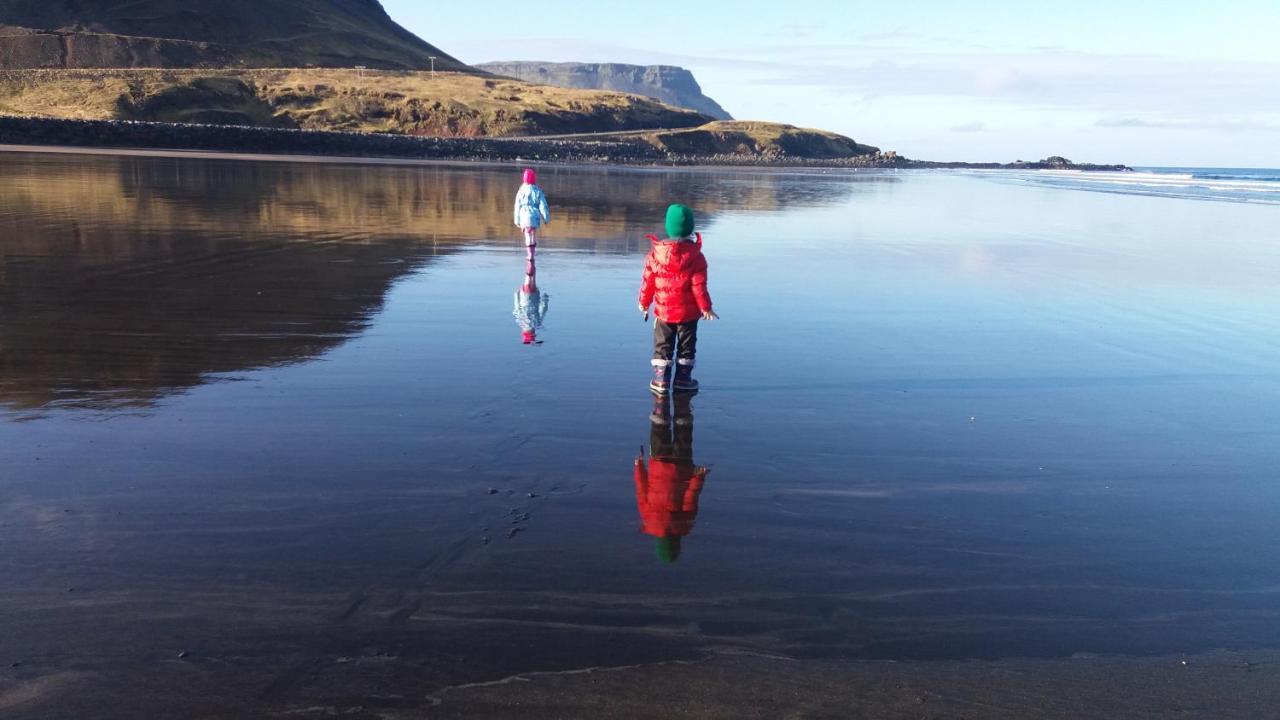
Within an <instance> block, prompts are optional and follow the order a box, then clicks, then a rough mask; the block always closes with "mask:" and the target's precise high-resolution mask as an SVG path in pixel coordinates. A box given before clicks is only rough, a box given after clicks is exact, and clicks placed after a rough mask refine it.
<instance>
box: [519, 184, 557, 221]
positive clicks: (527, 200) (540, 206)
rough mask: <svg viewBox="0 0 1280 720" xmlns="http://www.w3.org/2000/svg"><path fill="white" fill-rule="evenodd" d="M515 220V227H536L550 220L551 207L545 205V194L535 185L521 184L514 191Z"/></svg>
mask: <svg viewBox="0 0 1280 720" xmlns="http://www.w3.org/2000/svg"><path fill="white" fill-rule="evenodd" d="M515 222H516V226H517V227H522V228H537V227H542V226H543V225H546V224H547V223H549V222H551V209H550V208H549V207H547V194H546V193H544V192H542V188H540V187H538V186H537V185H521V186H520V190H519V192H517V193H516V208H515Z"/></svg>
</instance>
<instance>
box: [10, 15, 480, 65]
mask: <svg viewBox="0 0 1280 720" xmlns="http://www.w3.org/2000/svg"><path fill="white" fill-rule="evenodd" d="M433 56H434V57H435V58H436V59H435V67H436V69H439V70H461V71H469V68H467V66H466V65H463V64H462V63H460V62H458V61H457V60H456V59H454V58H453V57H450V56H449V55H448V54H446V53H444V52H442V51H441V50H439V49H438V48H436V47H435V46H433V45H430V44H428V43H427V42H425V41H423V40H421V39H420V38H418V37H417V36H416V35H414V34H413V33H411V32H409V31H408V30H405V29H404V28H402V27H400V26H399V25H397V24H396V23H395V22H394V21H393V20H392V19H391V17H390V16H389V15H387V12H386V10H384V9H383V7H382V5H381V4H380V3H379V2H378V0H181V2H174V0H0V69H6V70H15V69H33V68H129V67H170V68H210V67H217V68H225V67H355V66H358V65H364V66H367V67H371V68H384V69H399V70H410V69H418V70H421V69H428V68H430V67H431V64H432V60H431V58H432V57H433Z"/></svg>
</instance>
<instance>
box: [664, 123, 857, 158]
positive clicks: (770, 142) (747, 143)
mask: <svg viewBox="0 0 1280 720" xmlns="http://www.w3.org/2000/svg"><path fill="white" fill-rule="evenodd" d="M643 137H644V139H645V140H647V141H648V142H650V143H651V144H653V145H655V146H656V147H658V148H659V149H660V150H663V151H665V152H668V153H672V154H675V155H736V156H743V157H761V158H765V159H771V158H778V159H780V158H785V157H791V158H811V159H822V160H828V159H837V158H850V157H855V156H859V155H871V154H874V153H876V152H878V151H879V148H876V147H872V146H870V145H859V144H858V143H856V142H854V141H853V140H852V139H850V138H847V137H845V136H843V135H837V134H835V133H831V132H826V131H825V130H812V129H807V128H798V127H795V126H793V125H782V124H778V123H765V122H748V121H740V120H729V121H718V122H712V123H708V124H707V125H703V126H701V127H697V128H692V129H688V130H677V131H672V132H660V133H650V134H645V135H644V136H643Z"/></svg>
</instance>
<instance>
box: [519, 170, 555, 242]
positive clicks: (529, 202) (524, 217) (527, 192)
mask: <svg viewBox="0 0 1280 720" xmlns="http://www.w3.org/2000/svg"><path fill="white" fill-rule="evenodd" d="M515 222H516V227H518V228H520V229H521V230H523V231H524V246H525V252H526V253H527V257H528V258H529V259H530V260H532V259H533V254H534V253H535V252H536V251H537V249H538V228H540V227H542V226H543V225H546V224H547V223H549V222H551V209H550V208H548V207H547V194H546V193H544V192H542V188H540V187H538V176H537V174H536V173H534V172H533V169H532V168H525V171H524V184H522V185H521V186H520V190H518V191H517V192H516V206H515Z"/></svg>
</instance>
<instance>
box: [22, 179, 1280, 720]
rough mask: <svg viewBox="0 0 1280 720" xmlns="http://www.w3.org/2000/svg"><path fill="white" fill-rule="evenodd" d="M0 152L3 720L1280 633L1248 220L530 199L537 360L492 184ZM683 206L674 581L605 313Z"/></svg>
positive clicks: (645, 427) (991, 188) (643, 436)
mask: <svg viewBox="0 0 1280 720" xmlns="http://www.w3.org/2000/svg"><path fill="white" fill-rule="evenodd" d="M0 163H2V164H3V170H4V172H3V173H0V576H3V577H4V578H5V581H4V583H3V584H2V585H0V638H2V639H0V710H5V709H9V710H11V711H13V712H16V713H17V714H18V716H27V717H59V716H61V717H68V716H73V715H74V716H77V717H134V716H139V715H152V716H160V715H165V714H166V713H168V714H172V715H174V716H185V717H204V716H208V717H222V716H227V717H234V716H243V715H245V714H254V713H263V714H265V713H267V712H268V711H269V712H281V713H284V712H293V713H294V714H293V715H291V716H292V717H311V716H313V715H314V716H315V717H323V716H327V714H331V713H333V712H346V713H349V715H350V716H352V717H366V716H368V717H376V716H382V717H402V716H403V717H416V716H418V715H417V714H415V713H417V712H419V711H420V710H421V709H423V708H436V710H438V711H439V712H441V713H445V715H442V716H449V717H454V716H458V715H459V714H465V712H464V711H465V709H466V707H467V706H466V705H463V706H459V705H458V704H457V703H456V702H455V703H453V704H451V702H450V698H451V697H460V696H461V695H463V694H465V693H463V692H462V691H460V690H459V688H462V689H464V690H466V692H475V691H474V687H480V688H489V687H492V688H494V689H493V693H494V695H493V697H497V696H498V694H499V693H510V692H512V688H511V687H510V686H509V683H508V684H505V685H494V686H486V685H480V686H473V684H475V683H491V682H495V681H501V680H504V679H506V680H509V679H511V678H517V677H518V678H521V679H523V680H524V681H525V682H527V683H529V684H528V686H527V687H528V688H529V691H528V694H527V697H534V696H536V695H538V694H539V693H540V692H541V693H543V694H545V693H546V691H545V689H539V688H540V687H541V686H538V680H537V678H539V677H552V676H551V675H538V673H560V672H564V671H579V670H584V669H587V668H632V667H638V668H641V670H639V672H657V670H655V668H662V667H666V665H663V663H673V662H675V663H684V662H694V661H700V660H705V659H706V658H708V657H711V656H715V657H720V658H724V657H730V658H733V657H740V656H742V655H744V654H745V655H749V656H751V657H763V658H792V659H794V660H795V661H796V662H823V663H833V662H844V661H850V660H859V661H878V660H894V661H900V662H903V661H924V660H928V661H934V662H947V661H961V660H968V659H983V660H987V661H1012V660H1018V661H1027V659H1043V660H1059V659H1066V658H1072V657H1075V658H1080V657H1093V656H1098V655H1115V656H1129V657H1137V658H1142V657H1169V656H1179V655H1184V654H1196V653H1211V652H1221V651H1226V652H1250V651H1259V652H1262V651H1271V650H1274V649H1275V648H1276V647H1277V646H1280V623H1278V622H1277V621H1278V620H1280V569H1278V568H1280V523H1277V522H1276V519H1277V516H1278V513H1280V485H1278V484H1277V483H1276V479H1277V470H1276V468H1277V466H1278V465H1280V462H1278V461H1280V443H1277V441H1276V437H1277V431H1280V371H1278V370H1277V368H1278V367H1280V291H1278V290H1277V289H1276V283H1275V278H1276V277H1277V274H1278V273H1280V246H1277V245H1276V244H1275V243H1274V242H1273V240H1274V236H1275V231H1274V228H1275V227H1276V226H1277V220H1280V209H1277V208H1275V207H1269V206H1253V205H1242V204H1233V203H1215V202H1195V201H1187V200H1175V199H1170V198H1163V197H1140V196H1133V195H1128V194H1108V193H1097V192H1078V191H1073V190H1070V189H1060V188H1055V187H1046V186H1038V185H1035V184H1010V183H1007V182H1002V181H999V180H998V179H992V178H989V177H985V176H981V175H954V174H946V173H856V174H855V173H829V174H828V173H783V172H737V171H670V172H668V171H654V170H618V169H611V170H605V169H591V168H576V167H554V168H550V167H549V168H543V169H542V170H541V184H542V185H543V187H544V188H545V189H546V191H547V193H548V195H549V196H550V199H551V202H552V212H553V222H552V224H551V226H550V227H549V228H548V229H547V231H546V233H545V235H544V237H543V239H542V244H541V246H540V251H539V256H538V257H539V261H538V267H537V270H538V273H537V281H538V284H539V286H540V289H541V292H542V293H544V294H545V295H546V296H547V297H548V298H549V300H548V307H547V313H546V317H545V322H544V324H543V327H542V328H541V329H540V330H539V331H538V339H539V341H540V343H539V344H534V345H525V344H523V343H522V342H521V328H520V327H519V326H518V325H517V323H516V320H515V318H513V316H512V305H513V295H514V294H515V292H516V290H517V288H518V287H519V286H520V285H521V284H522V283H523V282H524V279H525V278H524V263H523V253H522V250H521V249H520V248H519V247H517V245H518V240H517V235H516V232H515V230H514V228H512V227H511V221H510V219H511V214H510V205H509V203H510V199H511V196H512V194H513V193H514V190H515V186H514V182H515V178H516V177H518V175H517V173H516V172H515V170H514V169H510V168H490V167H481V166H404V167H388V166H363V165H324V164H287V163H268V162H262V163H258V162H243V161H226V160H217V159H195V158H183V159H166V158H136V157H80V156H52V155H49V156H45V155H23V154H3V155H0ZM675 201H680V202H684V203H686V204H688V205H690V206H692V207H693V208H694V209H695V210H696V211H697V212H698V214H699V219H700V220H699V221H700V229H701V230H702V231H703V232H704V233H705V238H706V241H705V251H706V254H707V256H708V259H709V262H710V266H711V270H710V287H711V292H712V296H713V297H714V299H715V302H716V309H717V310H718V311H719V313H720V314H721V316H722V317H723V320H722V321H720V322H717V323H712V324H704V326H703V327H702V329H701V333H700V335H701V338H700V354H699V365H698V372H697V375H698V376H699V377H700V379H701V381H702V384H703V391H702V392H701V393H700V394H699V395H698V396H697V397H695V398H693V400H692V401H691V403H690V407H688V408H680V410H681V413H680V414H681V418H680V420H681V422H680V424H679V428H678V430H679V432H681V433H688V434H689V435H691V436H692V440H691V443H692V453H691V457H688V458H685V460H686V464H694V465H697V466H705V467H706V468H708V473H707V475H706V478H705V482H704V483H703V484H702V487H701V490H700V494H699V493H698V492H691V491H690V489H689V487H688V485H687V484H684V483H677V484H676V487H675V488H674V489H672V492H675V493H679V494H680V495H681V498H682V502H683V503H684V504H685V505H686V506H688V505H689V500H690V499H694V500H695V502H693V503H692V505H693V507H694V508H696V513H695V514H690V513H694V510H693V509H691V508H690V507H685V508H684V511H685V512H686V515H684V516H682V517H683V520H682V522H685V523H686V524H685V525H684V526H683V528H684V530H683V531H688V534H687V536H684V537H683V538H682V539H681V540H680V541H679V554H678V557H677V558H675V560H674V562H667V561H665V560H664V559H663V558H660V557H659V553H658V552H656V551H655V544H656V543H655V539H654V538H653V537H650V536H648V535H646V534H644V533H643V532H642V522H641V517H640V514H639V512H638V510H637V484H636V480H635V472H634V470H635V460H636V457H637V454H638V452H641V451H643V452H645V453H646V455H647V454H648V453H649V452H650V449H651V447H652V446H653V445H655V444H657V445H658V447H659V449H661V448H662V447H663V443H662V442H661V438H658V437H657V435H659V432H658V431H655V430H654V428H653V427H652V425H651V422H650V414H651V411H652V410H653V400H652V398H651V396H650V395H649V393H648V391H647V388H646V383H647V376H648V374H649V372H648V357H649V352H650V333H649V328H648V326H646V325H645V324H643V322H642V318H641V317H640V316H639V314H638V313H637V312H636V309H635V290H636V285H637V280H638V277H639V273H640V267H641V263H642V257H643V255H642V254H643V252H644V251H645V250H646V241H644V239H643V234H644V233H645V232H655V231H658V230H659V229H660V219H661V217H662V212H663V209H664V208H665V206H666V204H667V203H669V202H675ZM673 427H674V426H673ZM662 432H671V431H670V430H663V431H662ZM681 439H682V440H683V441H684V442H686V443H688V442H689V441H690V440H689V438H688V437H683V438H681ZM655 440H658V442H656V443H655ZM646 463H648V461H647V460H646ZM646 467H648V465H646ZM695 496H696V497H695ZM688 522H692V529H691V530H690V529H689V527H688V525H687V523H688ZM667 545H668V547H667V551H666V553H665V554H666V555H667V556H668V557H667V558H666V559H670V555H671V554H672V553H671V549H670V545H671V543H670V542H668V543H667ZM11 665H12V667H11ZM823 667H831V666H829V665H824V666H823ZM922 667H923V666H922ZM928 667H938V666H936V665H929V666H928ZM619 672H622V671H619ZM725 672H726V673H728V674H727V675H725V674H721V675H718V676H716V680H715V681H714V682H719V683H728V686H729V687H732V685H733V680H732V679H733V677H735V676H734V675H733V674H732V672H729V671H728V670H726V671H725ZM743 672H744V674H743V675H741V676H740V677H742V678H744V679H745V678H748V677H750V675H749V674H745V673H746V671H743ZM824 672H825V671H824ZM555 677H559V678H563V677H572V676H555ZM691 677H692V675H691ZM726 678H728V679H726ZM810 678H811V679H813V682H814V683H816V686H814V687H809V688H808V689H807V690H808V691H809V692H817V693H818V694H819V695H820V694H821V692H822V690H823V687H822V683H823V682H829V683H832V685H831V687H832V688H833V691H834V683H836V681H835V680H834V679H831V678H830V677H828V676H826V675H824V674H823V673H820V672H815V673H813V674H812V675H810ZM601 682H602V683H604V682H605V681H601ZM704 682H708V683H710V682H712V681H711V680H705V681H704ZM1073 682H1076V681H1074V680H1073ZM1080 683H1081V684H1082V683H1083V681H1080ZM622 684H623V686H624V688H625V686H626V683H622ZM603 687H604V685H603V684H602V685H601V688H603ZM700 687H703V688H704V690H705V687H708V686H700ZM450 688H453V689H450ZM516 689H517V690H518V689H519V686H518V687H517V688H516ZM598 689H599V688H598ZM633 689H634V691H635V692H637V693H640V692H642V691H643V688H633ZM573 692H578V693H582V695H581V699H582V705H581V706H582V707H587V706H588V705H590V703H589V702H588V698H589V696H590V697H594V696H592V690H591V689H590V688H589V687H588V688H585V689H584V688H581V687H579V688H577V689H576V690H574V691H573ZM609 692H610V693H613V694H612V695H610V697H611V698H614V699H615V700H616V699H617V698H619V697H623V696H619V695H617V693H619V692H622V693H624V695H625V692H626V691H625V689H623V690H619V689H618V688H616V687H612V686H611V687H610V689H609ZM1023 692H1026V691H1025V690H1024V691H1023ZM704 696H705V697H709V698H710V699H707V700H705V702H706V703H707V706H708V707H715V706H723V705H724V703H726V702H728V701H727V700H725V699H724V697H722V696H718V695H715V694H714V693H710V692H704V693H702V694H701V695H699V697H704ZM665 697H666V699H665V700H663V701H654V702H652V703H646V704H644V705H643V707H644V708H645V709H647V710H651V711H653V712H654V713H657V714H660V715H663V716H665V717H672V716H684V715H680V714H679V713H680V712H687V711H688V706H681V705H680V701H676V700H673V699H671V698H672V696H670V695H667V696H665ZM623 699H625V697H624V698H623ZM473 701H474V698H473ZM752 702H753V703H754V702H758V701H757V700H753V701H752ZM1124 702H1125V697H1124V695H1123V693H1122V694H1120V695H1117V696H1115V698H1114V703H1115V705H1114V706H1113V707H1112V709H1113V710H1115V709H1117V708H1121V707H1123V703H1124ZM1212 702H1213V701H1212V700H1210V701H1209V703H1210V704H1209V707H1210V709H1212ZM1222 702H1226V700H1225V699H1224V700H1222ZM664 703H666V705H664ZM568 707H569V709H570V711H571V710H572V708H573V707H575V705H574V704H570V705H569V706H568ZM754 707H756V708H757V709H758V708H759V706H758V705H755V706H754ZM780 707H781V709H780V710H779V713H781V710H782V709H786V708H787V707H788V706H786V705H785V703H783V705H782V706H780ZM807 707H810V709H811V710H812V709H813V706H807ZM682 708H683V709H682ZM951 709H954V708H951ZM615 710H617V712H618V713H620V714H625V715H627V716H644V713H643V712H641V711H640V710H636V709H635V708H630V709H627V710H625V711H624V710H621V709H617V708H615ZM703 710H704V712H703V714H702V716H704V717H705V716H710V715H709V714H706V712H705V708H703ZM942 710H947V708H942ZM939 711H941V710H939ZM486 712H489V713H492V712H495V711H494V710H493V708H492V707H490V708H489V709H488V710H487V711H486ZM526 712H528V709H527V708H526ZM548 712H550V711H548ZM558 712H561V713H563V712H565V710H564V708H561V709H560V710H559V711H558ZM593 712H605V711H601V710H599V709H597V710H595V711H593ZM814 712H815V713H817V714H819V715H821V714H822V713H821V712H820V711H817V710H815V711H814ZM68 713H70V715H69V714H68ZM1123 714H1124V713H1118V715H1123ZM889 715H890V713H889V712H888V710H886V711H885V716H889ZM482 716H483V715H482ZM526 716H529V715H526ZM691 716H696V715H691ZM738 716H739V717H743V716H747V715H746V714H741V713H740V714H739V715H738ZM764 716H768V715H764ZM905 716H906V715H904V717H905ZM894 717H896V715H894Z"/></svg>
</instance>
